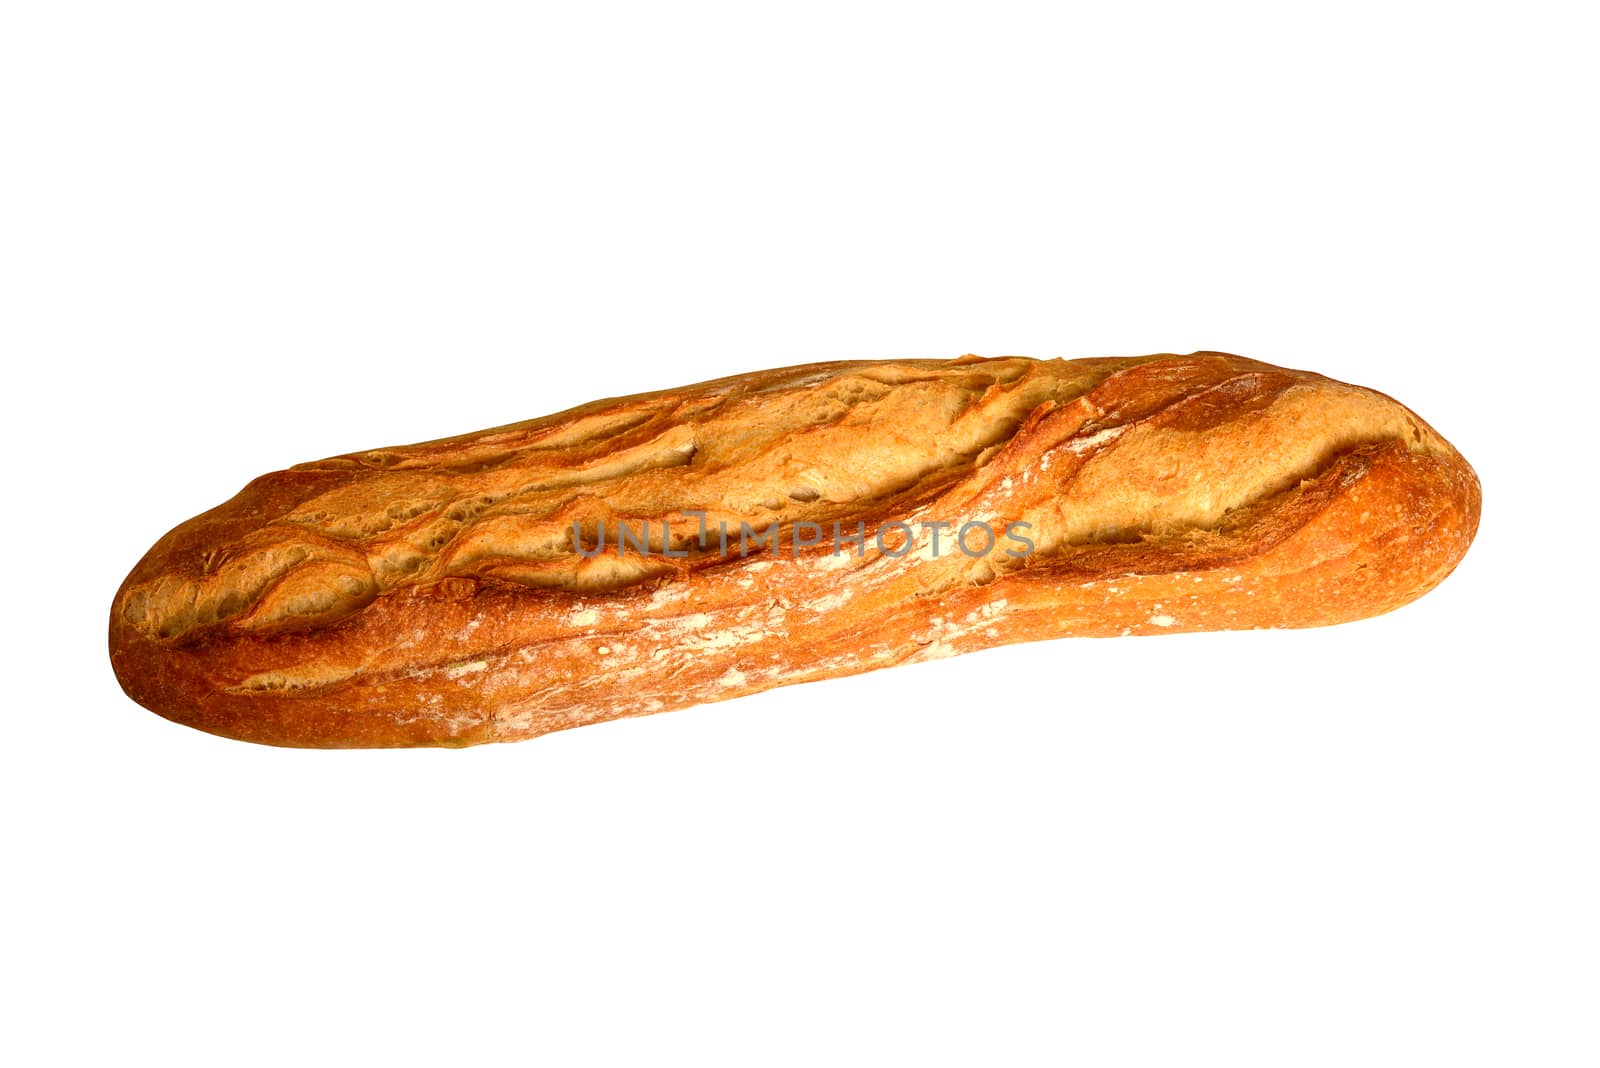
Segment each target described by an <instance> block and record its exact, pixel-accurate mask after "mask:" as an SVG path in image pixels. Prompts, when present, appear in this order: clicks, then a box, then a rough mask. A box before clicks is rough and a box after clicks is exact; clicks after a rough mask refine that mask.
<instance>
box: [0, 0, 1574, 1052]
mask: <svg viewBox="0 0 1600 1068" xmlns="http://www.w3.org/2000/svg"><path fill="white" fill-rule="evenodd" d="M1579 10H1580V9H1579V7H1578V5H1559V4H1540V3H1532V4H1528V3H1520V4H1501V5H1486V4H1449V5H1445V4H1439V5H1428V4H1405V3H1400V4H1395V3H1385V4H1343V5H1327V6H1322V7H1312V6H1309V5H1271V4H1261V5H1237V4H1197V5H1160V4H1131V5H1116V4H1093V5H1080V6H1071V5H1064V4H1062V5H1008V4H986V5H978V4H969V5H947V4H919V5H906V6H891V5H874V4H863V3H852V4H838V5H831V4H819V3H812V4H806V5H799V4H795V5H785V6H781V7H780V6H777V5H759V4H742V5H725V6H714V5H695V4H652V5H629V4H616V3H613V4H606V5H582V4H562V5H536V4H522V5H483V4H455V5H446V4H439V5H421V4H411V3H385V4H371V5H361V4H340V3H330V2H318V3H306V4H296V3H276V4H228V3H222V4H217V3H207V4H200V3H196V4H170V3H139V4H101V5H94V4H81V3H19V4H15V5H8V6H7V8H6V14H5V15H4V16H3V25H0V108H3V115H4V119H3V121H4V128H3V130H0V135H3V148H0V150H3V152H4V155H5V163H4V167H3V169H0V171H3V173H0V183H3V184H4V196H3V202H0V213H3V225H4V233H3V236H0V257H3V261H0V262H3V269H4V272H5V277H4V279H3V283H4V285H3V295H0V301H3V306H4V311H3V314H0V332H3V333H0V344H3V348H4V352H5V357H6V367H7V379H8V382H9V388H8V389H7V391H6V392H7V395H8V404H7V409H8V419H7V420H6V425H5V431H4V432H5V435H6V441H5V455H6V456H7V457H8V458H9V463H8V465H7V474H8V478H7V494H6V497H7V505H6V522H5V524H4V526H5V539H6V541H5V550H4V552H5V559H6V560H7V561H8V564H9V568H8V573H7V576H8V577H7V582H6V605H5V607H6V611H5V613H4V616H5V624H4V625H5V627H6V630H7V634H8V637H7V639H6V648H7V649H8V657H7V675H8V681H7V685H6V687H5V690H6V697H5V699H4V713H3V714H4V717H5V723H6V728H7V729H6V737H5V741H4V743H3V745H4V749H3V757H0V759H3V761H4V766H3V769H0V770H3V772H4V780H3V784H0V789H3V790H4V798H3V801H4V813H5V815H4V860H5V870H6V873H7V874H5V876H4V881H3V884H0V887H3V888H0V894H3V895H4V908H3V912H0V915H3V916H4V944H3V947H0V968H3V975H4V981H5V983H6V985H7V986H8V988H9V990H8V991H7V992H6V993H5V996H4V997H3V999H0V1004H3V1006H4V1007H3V1009H0V1013H3V1014H4V1016H5V1017H7V1021H6V1023H5V1025H4V1027H3V1028H0V1045H3V1047H5V1052H7V1053H8V1054H9V1056H6V1057H5V1059H7V1060H9V1061H10V1062H11V1063H15V1064H19V1065H22V1064H26V1065H30V1066H32V1065H46V1064H49V1065H54V1064H76V1065H82V1064H128V1063H156V1062H159V1063H166V1064H182V1065H189V1064H195V1065H235V1064H274V1065H282V1064H318V1065H321V1064H329V1065H351V1064H354V1065H366V1064H373V1065H377V1064H383V1065H389V1064H407V1063H416V1064H460V1065H498V1064H534V1063H537V1064H551V1065H567V1064H627V1065H654V1064H693V1065H711V1064H729V1065H762V1064H774V1063H792V1064H832V1063H847V1064H873V1065H878V1064H927V1063H952V1064H997V1065H1011V1064H1027V1065H1031V1064H1045V1063H1067V1064H1075V1065H1162V1066H1167V1065H1190V1064H1218V1065H1228V1066H1230V1068H1232V1066H1239V1065H1273V1066H1281V1065H1294V1066H1302V1065H1324V1064H1326V1065H1350V1064H1363V1065H1406V1066H1414V1065H1433V1064H1440V1065H1443V1064H1449V1065H1452V1066H1459V1065H1530V1064H1533V1065H1540V1066H1545V1068H1551V1066H1565V1065H1594V1064H1595V1063H1597V1060H1600V1019H1597V1017H1596V1015H1595V1013H1596V1006H1597V1004H1600V965H1597V961H1600V921H1597V902H1600V878H1597V871H1596V843H1597V830H1600V827H1597V824H1600V819H1597V816H1600V726H1597V723H1596V718H1595V715H1596V702H1595V701H1594V699H1593V696H1592V694H1591V692H1590V679H1591V671H1592V664H1591V661H1592V646H1593V638H1594V630H1595V627H1594V618H1595V612H1596V607H1595V592H1596V590H1595V585H1596V584H1595V581H1594V572H1593V568H1592V566H1591V563H1592V558H1593V555H1594V554H1593V552H1592V550H1591V546H1590V544H1589V537H1590V531H1591V530H1592V518H1593V515H1594V504H1593V498H1594V482H1593V465H1592V463H1591V461H1590V455H1591V452H1592V428H1591V426H1592V422H1593V419H1592V416H1591V414H1590V408H1591V406H1592V403H1593V402H1592V399H1591V398H1592V396H1593V391H1594V386H1595V381H1594V374H1593V371H1592V367H1593V363H1592V361H1593V359H1594V356H1595V350H1596V343H1595V338H1596V330H1595V326H1596V324H1595V316H1594V308H1595V294H1596V291H1597V286H1596V283H1597V277H1596V271H1595V266H1594V265H1595V249H1596V246H1597V240H1600V227H1597V225H1596V212H1595V206H1594V205H1595V198H1594V189H1595V188H1596V187H1597V185H1600V174H1597V172H1596V171H1597V169H1596V166H1595V162H1594V156H1593V151H1594V102H1595V98H1596V93H1597V90H1600V86H1597V84H1596V81H1597V80H1596V77H1595V75H1594V62H1593V56H1592V48H1591V46H1592V37H1591V35H1590V34H1589V33H1588V32H1587V28H1586V27H1585V26H1584V25H1583V24H1582V22H1581V21H1580V19H1579V17H1578V12H1579ZM1200 348H1217V349H1223V350H1227V351H1232V352H1237V353H1240V354H1242V355H1246V356H1251V357H1255V358H1258V359H1264V360H1268V361H1272V362H1276V363H1282V364H1286V365H1288V366H1294V367H1304V368H1309V369H1313V370H1317V371H1321V372H1323V373H1325V374H1328V375H1331V376H1334V377H1337V378H1341V379H1345V380H1348V381H1354V382H1358V383H1361V384H1364V385H1369V386H1372V387H1374V388H1377V389H1380V390H1383V391H1384V392H1387V393H1389V394H1391V395H1393V396H1395V397H1397V398H1399V399H1401V400H1402V401H1404V402H1406V403H1408V404H1410V405H1411V406H1413V407H1415V408H1416V409H1417V410H1418V411H1419V412H1420V413H1421V414H1422V415H1423V416H1424V418H1426V419H1427V420H1428V421H1429V422H1431V423H1432V424H1433V425H1434V426H1435V427H1436V428H1437V429H1439V430H1440V431H1441V432H1442V433H1443V434H1445V435H1446V436H1447V437H1448V438H1450V439H1451V440H1452V441H1453V442H1454V443H1455V444H1456V445H1457V446H1458V447H1459V448H1460V449H1461V451H1462V452H1463V453H1464V454H1465V455H1466V456H1467V457H1468V458H1469V459H1470V460H1471V461H1472V462H1473V463H1474V465H1475V466H1476V468H1477V470H1478V472H1479V474H1480V475H1481V477H1482V480H1483V484H1484V493H1485V511H1484V517H1483V525H1482V529H1481V532H1480V535H1479V537H1478V541H1477V543H1476V545H1475V546H1474V547H1473V549H1472V551H1471V553H1470V554H1469V555H1468V556H1467V558H1466V560H1465V562H1464V563H1463V564H1462V565H1461V567H1460V568H1459V569H1458V571H1457V572H1456V574H1455V575H1453V576H1452V577H1451V578H1450V579H1449V580H1448V581H1446V582H1445V584H1444V585H1443V586H1441V587H1440V588H1439V589H1438V590H1437V591H1435V592H1434V593H1432V594H1430V595H1428V596H1427V597H1426V598H1424V599H1422V600H1421V601H1419V602H1417V603H1415V604H1413V605H1411V606H1409V607H1406V608H1404V609H1402V610H1400V611H1398V612H1396V613H1393V614H1392V615H1390V616H1387V617H1384V618H1380V619H1374V620H1370V621H1366V622H1362V623H1356V624H1350V625H1346V626H1341V627H1337V628H1333V629H1327V630H1321V631H1306V632H1284V633H1249V634H1210V635H1196V636H1169V637H1164V638H1161V639H1159V640H1153V639H1126V640H1110V641H1088V640H1081V641H1063V642H1056V643H1052V644H1048V645H1032V646H1020V647H1011V648H1007V649H1003V650H997V651H993V652H988V653H980V654H974V655H972V656H968V657H961V658H957V659H953V660H946V661H940V662H937V663H930V664H926V665H920V666H914V667H906V668H902V669H896V670H892V671H887V672H880V673H877V674H875V675H869V676H864V677H860V678H854V679H846V680H840V681H834V682H827V683H820V684H813V685H807V686H802V687H794V688H790V689H787V690H781V691H776V692H771V693H767V694H764V695H758V696H754V697H749V698H745V699H741V700H737V701H732V702H728V703H725V704H721V705H714V706H706V707H701V708H697V709H693V710H688V711H683V712H677V713H672V714H670V715H663V716H657V717H653V718H647V719H639V720H632V721H624V722H617V723H611V724H606V725H602V726H596V727H590V728H585V729H583V730H580V731H575V732H570V733H568V734H564V735H555V736H550V737H546V738H543V739H538V740H535V741H532V742H527V743H521V744H517V745H508V746H491V747H483V748H479V749H475V750H468V751H461V752H449V751H413V752H329V753H321V752H294V751H279V750H273V749H267V748H259V747H254V746H250V745H246V744H242V743H236V742H229V741H224V740H221V739H217V738H212V737H209V736H206V735H203V734H200V733H197V732H194V731H190V730H187V729H185V728H182V727H178V726H175V725H173V724H170V723H168V722H166V721H164V720H162V719H159V718H158V717H156V716H154V715H152V714H150V713H148V712H145V711H144V710H142V709H140V708H138V707H137V706H135V705H134V704H133V703H132V702H130V701H129V700H128V699H127V698H125V697H124V696H123V695H122V694H121V692H120V691H119V689H118V687H117V685H116V682H115V680H114V679H113V677H112V674H111V671H110V667H109V663H108V660H107V657H106V652H105V620H106V617H107V614H108V611H109V607H110V601H111V596H112V594H113V592H114V591H115V590H116V588H117V586H118V584H119V582H120V581H121V579H122V577H123V576H124V575H125V574H126V573H127V571H128V570H129V569H130V568H131V567H132V566H133V564H134V563H135V562H136V561H137V560H138V558H139V557H140V556H141V555H142V554H143V552H144V551H145V549H146V548H147V547H148V546H149V545H150V544H151V543H152V542H153V541H154V540H155V539H156V538H157V537H159V536H160V535H161V534H162V533H164V532H165V531H166V530H167V529H168V528H170V527H171V526H173V525H175V524H176V523H178V522H180V521H181V520H183V519H185V518H187V517H189V516H190V515H193V514H195V513H196V512H199V511H201V510H203V509H206V508H208V507H210V506H212V505H214V504H216V503H218V502H220V501H221V500H223V499H225V498H227V497H228V496H231V495H232V494H233V493H234V492H235V491H236V490H237V489H238V488H239V487H240V486H241V485H243V483H244V482H246V481H247V480H248V479H249V478H251V477H253V476H255V475H257V474H259V473H261V472H264V471H268V470H272V469H276V468H280V467H283V466H286V465H288V464H290V463H293V462H297V461H301V460H308V459H314V458H317V457H321V456H326V455H330V454H335V453H342V452H346V451H351V450H355V449H362V448H367V447H374V446H379V445H386V444H397V443H403V442H409V441H416V440H421V439H426V438H431V437H436V436H440V435H446V434H453V433H459V432H463V431H468V430H473V429H477V428H480V427H485V426H490V425H494V424H498V423H504V422H510V421H513V420H517V419H523V418H527V417H530V416H534V415H540V414H544V413H547V412H551V411H555V410H558V409H561V408H565V407H568V406H570V405H574V404H577V403H581V402H584V401H588V400H592V399H595V398H597V397H600V396H608V395H616V394H621V393H630V392H637V391H642V390H647V389H655V388H661V387H667V386H673V385H680V384H685V383H688V382H692V381H698V380H702V379H706V378H711V377H715V376H720V375H725V374H733V373H737V372H741V371H748V370H755V369H758V368H764V367H774V366H779V365H784V364H791V363H799V362H808V361H813V360H825V359H854V358H889V357H912V356H915V357H949V356H957V355H960V354H962V353H966V352H976V353H979V354H983V355H1001V354H1023V355H1032V356H1040V357H1057V356H1063V357H1069V358H1070V357H1079V356H1090V355H1105V354H1140V353H1147V352H1157V351H1176V352H1188V351H1191V350H1194V349H1200Z"/></svg>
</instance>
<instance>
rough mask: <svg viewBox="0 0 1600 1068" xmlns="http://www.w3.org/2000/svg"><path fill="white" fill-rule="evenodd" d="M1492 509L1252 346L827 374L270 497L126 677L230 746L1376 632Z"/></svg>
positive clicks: (178, 575)
mask: <svg viewBox="0 0 1600 1068" xmlns="http://www.w3.org/2000/svg"><path fill="white" fill-rule="evenodd" d="M1480 501H1481V494H1480V488H1479V484H1478V479H1477V477H1476V475H1475V474H1474V473H1473V471H1472V468H1471V467H1470V466H1468V464H1467V462H1466V461H1465V460H1464V459H1463V458H1462V457H1461V455H1460V454H1459V453H1457V452H1456V450H1455V449H1454V448H1452V447H1451V445H1450V444H1449V443H1448V442H1447V441H1445V440H1444V438H1442V437H1440V436H1439V434H1437V433H1436V432H1435V431H1434V430H1433V429H1432V428H1431V427H1429V426H1428V424H1427V423H1425V422H1423V420H1422V419H1421V418H1419V417H1418V416H1417V415H1416V414H1415V413H1414V412H1412V411H1411V410H1410V409H1409V408H1406V407H1405V406H1403V405H1401V404H1399V403H1397V402H1396V401H1394V400H1391V399H1390V398H1388V397H1386V396H1384V395H1383V394H1381V393H1376V392H1374V391H1372V390H1368V389H1363V388H1361V387H1358V386H1352V385H1346V384H1344V383H1341V382H1336V381H1334V380H1332V379H1328V378H1325V377H1323V376H1321V375H1316V374H1312V373H1309V372H1305V371H1292V370H1287V369H1284V368H1281V367H1275V366H1272V365H1270V364H1265V363H1260V362H1257V361H1254V360H1248V359H1243V358H1241V357H1238V356H1230V355H1226V354H1223V353H1215V352H1199V353H1194V354H1192V355H1188V356H1177V355H1170V354H1163V355H1155V356H1144V357H1131V358H1097V359H1086V360H1073V361H1064V360H1049V361H1043V360H1034V359H1028V358H1023V357H1003V358H995V359H983V358H979V357H975V356H964V357H962V358H960V359H956V360H895V361H852V362H837V363H818V364H809V365H804V366H799V367H789V368H783V369H779V370H770V371H757V372H753V373H750V374H745V375H738V376H734V377H731V378H722V379H717V380H715V381H710V382H704V383H700V384H698V385H692V386H685V387H683V388H680V389H669V390H662V391H659V392H655V393H645V394H639V395H637V396H631V397H624V398H620V399H610V400H601V401H595V402H593V403H590V404H585V405H582V406H581V407H578V408H573V409H571V410H569V411H566V412H562V413H559V414H556V415H550V416H545V417H543V418H539V419H533V420H530V421H527V422H524V423H517V424H513V425H511V426H504V427H498V428H495V429H491V430H484V431H479V432H477V433H473V434H465V435H462V436H459V437H453V438H447V439H444V440H440V441H432V442H426V443H423V444H419V445H409V446H403V447H396V448H383V449H375V450H372V451H368V452H360V453H352V454H349V455H345V456H336V457H333V458H330V459H326V460H319V461H315V462H312V463H304V464H298V465H296V466H294V467H291V468H289V469H287V470H284V471H279V472H275V473H273V474H269V475H264V476H262V477H260V478H258V479H256V480H255V481H253V482H251V483H250V484H249V485H248V486H246V487H245V488H244V489H243V490H242V491H241V492H240V493H239V494H238V496H236V497H234V498H233V499H232V500H231V501H228V502H227V503H225V504H222V505H219V506H218V507H216V508H214V509H212V510H211V511H209V512H206V513H204V514H203V515H200V516H196V517H195V518H193V519H191V520H189V521H188V522H186V523H183V524H181V525H180V526H178V527H177V528H175V529H174V530H173V531H171V532H170V533H169V534H167V535H166V536H165V537H164V538H162V539H161V540H160V541H159V542H157V543H156V545H155V546H154V547H153V548H152V549H151V550H150V551H149V552H148V553H147V554H146V555H145V557H144V559H142V560H141V561H140V562H139V564H138V565H137V566H136V567H135V568H134V569H133V571H132V573H131V574H129V576H128V577H127V579H126V580H125V581H124V582H123V584H122V588H121V589H120V590H118V591H117V595H116V599H115V601H114V603H113V605H112V611H111V628H110V648H111V660H112V664H113V666H114V667H115V670H116V673H117V678H118V680H119V681H120V682H121V684H122V687H123V689H124V690H125V691H126V692H127V693H128V695H129V696H130V697H132V698H133V699H134V700H135V701H137V702H139V703H140V704H142V705H144V706H145V707H146V708H149V709H151V710H152V711H154V712H157V713H159V714H160V715H162V716H165V717H167V718H169V719H172V720H175V721H177V722H179V723H184V724H187V725H189V726H193V727H197V728H199V729H201V730H206V731H210V732H213V733H215V734H220V735H225V736H227V737H231V738H239V739H243V740H247V741H254V742H263V743H267V744H272V745H283V746H303V747H327V748H334V747H375V746H427V745H435V746H463V745H473V744H477V743H482V742H494V741H511V740H516V739H523V738H530V737H534V736H536V735H540V734H545V733H548V732H550V731H555V730H561V729H564V728H567V727H575V726H581V725H583V724H587V723H595V722H599V721H602V720H609V719H616V718H621V717H625V716H636V715H645V714H649V713H653V712H662V711H667V710H669V709H675V708H683V707H686V706H689V705H694V704H699V703H703V702H707V701H715V700H721V699H725V698H729V697H736V696H740V695H743V694H749V693H754V692H757V691H760V690H766V689H770V688H772V687H775V686H784V685H789V684H791V683H798V682H806V681H811V680H815V679H823V678H831V677H836V676H841V675H850V674H855V673H858V672H863V671H870V670H873V669H876V668H883V667H891V666H894V665H898V664H905V663H908V662H913V661H918V660H926V659H931V658H936V657H943V656H951V655H955V654H959V653H966V652H972V651H975V650H979V649H985V648H989V647H992V646H996V645H1003V644H1009V643H1013V642H1025V641H1039V640H1043V639H1049V638H1065V637H1111V636H1118V635H1124V636H1130V635H1148V634H1173V633H1179V632H1184V631H1201V630H1250V629H1260V628H1274V627H1313V626H1322V625H1326V624H1333V623H1341V622H1345V621H1348V620H1354V619H1360V618H1363V617H1367V616H1373V615H1377V614H1379V613H1382V612H1387V611H1389V610H1391V609H1394V608H1397V607H1399V606H1401V605H1403V604H1405V603H1406V602H1408V601H1411V600H1413V599H1414V598H1416V597H1419V596H1421V595H1422V594H1423V593H1425V592H1427V591H1428V590H1430V589H1432V588H1433V587H1434V586H1435V585H1437V584H1438V583H1439V582H1440V581H1442V580H1443V579H1444V578H1445V576H1447V575H1448V574H1449V573H1450V572H1451V570H1452V569H1454V568H1455V566H1456V564H1457V563H1458V562H1459V561H1460V560H1461V558H1462V556H1463V555H1464V554H1465V552H1466V550H1467V546H1468V545H1469V544H1470V543H1471V541H1472V538H1473V535H1474V533H1475V532H1476V530H1477V525H1478V515H1479V508H1480ZM1241 640H1248V639H1243V638H1241Z"/></svg>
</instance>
